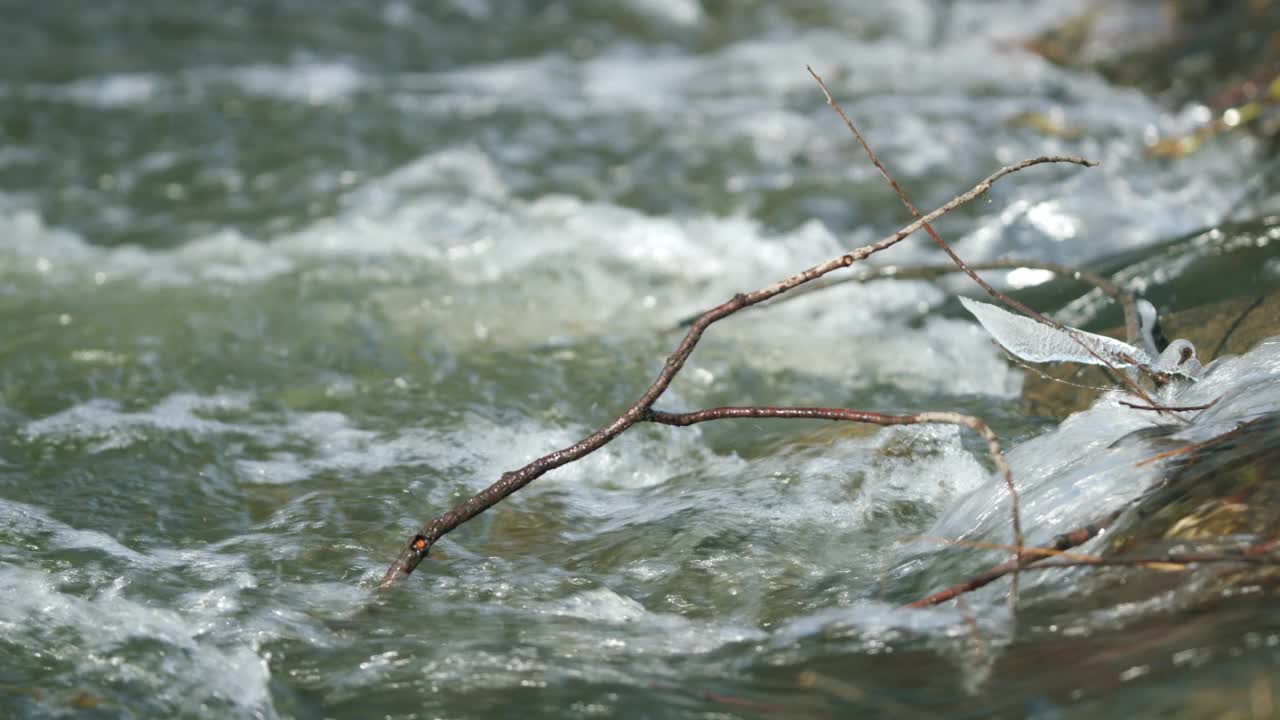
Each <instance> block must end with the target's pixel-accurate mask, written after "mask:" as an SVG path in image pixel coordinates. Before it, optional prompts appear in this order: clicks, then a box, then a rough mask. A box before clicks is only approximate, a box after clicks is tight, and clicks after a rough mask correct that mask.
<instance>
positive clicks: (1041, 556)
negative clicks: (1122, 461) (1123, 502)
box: [907, 511, 1120, 608]
mask: <svg viewBox="0 0 1280 720" xmlns="http://www.w3.org/2000/svg"><path fill="white" fill-rule="evenodd" d="M1118 517H1120V511H1116V512H1113V513H1111V514H1110V515H1108V516H1107V517H1105V518H1103V519H1101V520H1098V521H1097V522H1093V523H1089V524H1088V525H1085V526H1083V527H1079V528H1076V529H1075V530H1072V531H1070V532H1067V533H1063V534H1062V535H1059V536H1057V537H1056V538H1054V539H1053V544H1052V545H1049V546H1048V547H1034V548H1024V549H1022V550H1021V551H1020V552H1018V557H1017V558H1016V559H1015V560H1010V561H1009V562H1004V563H1000V564H999V565H996V566H994V567H991V568H989V569H987V570H986V571H985V572H982V573H980V574H978V575H975V576H973V577H971V578H969V579H968V580H965V581H964V582H959V583H956V584H955V585H952V586H950V587H948V588H945V589H943V590H939V591H938V592H936V593H933V594H932V595H929V596H928V597H924V598H921V599H919V600H916V601H915V602H913V603H911V604H910V605H908V606H907V607H912V608H924V607H929V606H931V605H938V604H940V603H944V602H946V601H948V600H952V599H955V598H957V597H959V596H961V595H964V594H965V593H969V592H973V591H974V590H977V589H978V588H981V587H984V586H986V585H990V584H991V583H993V582H995V581H996V580H999V579H1000V578H1002V577H1004V576H1005V575H1009V574H1011V573H1017V572H1020V571H1021V570H1025V569H1027V568H1029V567H1031V566H1033V565H1034V564H1036V563H1039V562H1040V561H1042V560H1047V559H1049V558H1050V557H1052V556H1053V555H1054V554H1057V553H1061V552H1063V551H1065V550H1070V549H1071V548H1073V547H1077V546H1079V545H1083V544H1085V543H1086V542H1088V541H1089V540H1092V539H1093V538H1094V537H1096V536H1097V535H1098V533H1100V532H1102V531H1103V530H1105V529H1106V528H1107V526H1109V525H1110V524H1111V523H1113V522H1115V519H1116V518H1118Z"/></svg>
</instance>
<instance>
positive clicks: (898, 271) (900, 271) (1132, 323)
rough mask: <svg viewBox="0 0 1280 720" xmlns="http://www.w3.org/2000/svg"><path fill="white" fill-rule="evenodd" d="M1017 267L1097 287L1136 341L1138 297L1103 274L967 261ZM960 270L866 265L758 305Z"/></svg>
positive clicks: (1011, 261)
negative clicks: (850, 286)
mask: <svg viewBox="0 0 1280 720" xmlns="http://www.w3.org/2000/svg"><path fill="white" fill-rule="evenodd" d="M1017 268H1030V269H1033V270H1047V271H1048V272H1051V273H1053V274H1055V275H1060V276H1062V277H1069V278H1071V279H1073V280H1077V281H1079V282H1082V283H1085V284H1087V285H1092V286H1093V287H1096V288H1098V290H1100V291H1102V292H1103V293H1104V294H1105V295H1107V296H1108V297H1110V298H1111V299H1112V300H1113V301H1115V302H1116V303H1118V304H1119V305H1120V307H1121V308H1122V309H1123V310H1124V325H1125V333H1126V335H1127V336H1128V341H1129V342H1131V343H1132V342H1136V341H1137V339H1138V308H1137V301H1136V299H1135V298H1134V295H1133V293H1132V292H1130V291H1128V290H1124V289H1122V288H1121V287H1120V286H1119V285H1116V284H1115V283H1113V282H1111V281H1110V280H1109V279H1107V278H1106V277H1105V276H1103V275H1100V274H1099V273H1095V272H1093V271H1090V270H1080V269H1078V268H1073V267H1070V266H1067V265H1062V264H1060V263H1054V262H1045V261H1042V260H1019V259H1017V258H1003V259H999V260H989V261H987V262H978V263H969V269H971V270H1013V269H1017ZM956 272H963V270H962V269H961V268H960V267H957V266H956V265H906V266H896V265H891V266H888V267H880V268H868V269H866V270H863V271H862V272H860V273H858V274H856V275H851V276H848V277H842V278H838V279H835V280H822V281H819V282H815V283H811V284H809V285H806V286H804V287H803V288H797V289H796V291H795V292H792V293H788V294H786V295H784V296H782V297H779V298H777V299H775V300H773V301H772V302H769V303H766V304H765V305H763V306H761V309H764V308H767V307H773V306H774V305H778V304H780V303H785V302H790V301H792V300H796V299H799V298H802V297H805V296H806V295H810V294H812V293H815V292H819V291H822V290H826V289H827V288H832V287H837V286H840V285H847V284H849V283H864V282H870V281H872V280H884V279H894V280H932V279H934V278H936V277H938V276H941V275H947V274H950V273H956ZM696 319H697V316H690V317H687V318H684V319H683V320H681V321H680V322H679V324H678V326H679V327H682V328H683V327H688V326H689V325H691V324H692V323H693V321H694V320H696Z"/></svg>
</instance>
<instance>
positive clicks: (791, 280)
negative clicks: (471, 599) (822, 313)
mask: <svg viewBox="0 0 1280 720" xmlns="http://www.w3.org/2000/svg"><path fill="white" fill-rule="evenodd" d="M812 72H813V71H812V69H810V73H812ZM814 77H815V78H817V75H816V74H815V75H814ZM819 83H820V84H821V80H820V79H819ZM823 92H826V87H825V86H823ZM827 97H828V101H829V102H831V103H832V105H833V106H834V101H832V100H831V98H830V94H829V93H828V95H827ZM841 115H842V116H843V112H842V113H841ZM846 121H847V119H846ZM849 125H850V128H851V129H852V123H849ZM854 132H855V133H856V130H855V131H854ZM859 139H861V138H859ZM863 145H864V147H865V143H863ZM868 152H870V149H869V148H868ZM873 158H874V155H873ZM875 162H876V164H877V167H880V166H879V161H878V160H876V161H875ZM1052 163H1068V164H1075V165H1083V166H1086V167H1091V166H1093V165H1095V164H1096V163H1093V162H1091V161H1088V160H1085V159H1083V158H1079V157H1072V156H1042V157H1036V158H1030V159H1027V160H1023V161H1021V162H1018V163H1015V164H1013V165H1008V166H1006V167H1003V168H1000V169H999V170H997V171H996V172H994V173H992V174H991V175H990V176H988V177H987V178H986V179H984V180H982V181H981V182H979V183H978V184H977V185H975V186H973V188H971V189H970V190H968V191H967V192H965V193H962V194H960V195H957V196H956V197H955V198H952V199H951V200H950V201H949V202H947V203H946V204H944V205H942V206H941V207H939V208H938V209H936V210H934V211H932V212H930V213H929V214H927V215H924V216H920V215H919V214H918V213H917V217H918V219H917V220H916V221H915V222H912V223H911V224H909V225H907V226H905V227H903V228H902V229H900V230H898V231H897V232H895V233H893V234H891V235H888V236H886V237H884V238H882V239H881V240H879V241H877V242H874V243H872V244H870V245H865V246H862V247H859V248H855V249H853V250H850V251H848V252H846V253H844V254H842V255H840V256H838V257H835V258H832V259H831V260H828V261H826V262H824V263H821V264H819V265H815V266H813V267H810V268H808V269H807V270H804V271H801V272H799V273H796V274H795V275H792V276H790V277H787V278H784V279H782V280H779V281H777V282H775V283H773V284H771V285H768V286H766V287H763V288H761V289H759V290H755V291H753V292H750V293H739V294H737V295H734V296H733V297H732V298H731V299H729V300H728V301H726V302H725V303H723V304H721V305H718V306H716V307H714V308H712V309H711V310H708V311H707V312H705V313H703V314H702V315H700V316H698V318H697V319H695V320H694V321H693V322H692V324H691V325H690V326H689V329H688V331H687V332H686V333H685V336H684V338H683V339H682V340H681V341H680V343H679V344H678V345H677V346H676V348H675V350H674V351H673V352H672V353H671V355H670V356H669V357H668V358H667V361H666V363H664V365H663V368H662V370H661V372H659V374H658V376H657V378H656V379H655V380H654V381H653V383H652V384H651V385H650V386H649V388H648V389H646V390H645V391H644V393H643V394H642V395H641V396H640V397H639V398H638V399H637V400H636V401H635V402H634V403H632V404H631V405H630V406H629V407H628V408H627V409H626V410H625V411H623V413H622V414H621V415H619V416H618V417H617V418H615V419H614V420H613V421H612V422H610V423H609V424H608V425H605V426H604V427H602V428H600V429H598V430H596V431H595V432H593V433H591V434H590V435H588V436H587V437H585V438H583V439H582V440H580V441H578V442H577V443H574V444H573V445H570V446H568V447H566V448H563V449H560V450H557V451H555V452H552V453H548V454H547V455H544V456H542V457H540V458H537V459H536V460H534V461H533V462H531V463H529V464H527V465H525V466H524V467H522V468H519V469H517V470H512V471H510V472H507V473H504V474H503V475H502V477H500V478H499V479H498V480H497V481H496V482H494V483H493V484H492V485H490V486H489V487H487V488H485V489H484V490H481V491H480V492H478V493H476V494H475V495H473V496H472V497H470V498H468V499H467V500H465V501H463V502H462V503H461V504H459V505H457V506H455V507H454V508H452V509H451V510H449V511H448V512H445V513H443V514H442V515H439V516H438V517H436V518H435V519H433V520H431V521H429V522H427V523H426V524H425V525H423V526H422V529H421V530H420V531H419V532H417V533H416V534H414V535H413V536H412V537H411V538H410V540H409V543H408V544H407V546H406V547H404V548H403V549H402V550H401V552H400V554H399V556H398V557H397V558H396V560H395V562H393V563H392V564H391V566H390V567H389V568H388V569H387V572H386V573H385V575H384V576H383V578H382V580H381V582H379V584H378V589H379V590H380V591H385V590H387V589H389V588H391V587H392V586H394V585H395V584H396V582H397V581H399V580H400V579H401V578H403V577H405V576H407V575H409V574H411V573H412V572H413V571H414V570H415V569H416V568H417V567H418V565H419V564H420V563H421V562H422V560H423V559H425V558H426V557H427V555H428V554H429V553H430V551H431V548H432V546H434V545H435V543H436V542H438V541H439V540H440V538H441V537H443V536H444V535H446V534H448V533H449V532H451V531H452V530H454V529H455V528H457V527H458V526H460V525H462V524H463V523H465V522H467V521H468V520H471V519H472V518H474V517H475V516H477V515H479V514H480V513H482V512H484V511H485V510H488V509H489V508H491V507H493V506H494V505H496V504H498V503H499V502H501V501H502V500H503V499H504V498H506V497H507V496H509V495H511V494H512V493H514V492H517V491H518V490H520V489H521V488H523V487H524V486H525V485H528V484H529V483H530V482H532V481H534V480H535V479H537V478H539V477H541V476H542V475H544V474H546V473H547V472H549V471H550V470H554V469H555V468H558V467H561V466H563V465H566V464H568V463H571V462H574V461H576V460H578V459H580V458H582V457H585V456H586V455H589V454H590V453H592V452H595V451H596V450H598V449H600V448H601V447H603V446H604V445H606V444H608V443H609V442H610V441H612V440H613V439H614V438H616V437H617V436H618V435H621V434H622V433H623V432H625V431H626V430H627V429H628V428H630V427H631V426H633V425H635V424H636V423H639V422H644V421H650V422H662V420H660V419H658V418H668V419H670V418H674V417H677V416H675V415H672V414H666V413H658V412H656V411H653V410H652V407H653V404H654V403H655V402H657V400H658V399H659V398H660V397H661V396H662V394H663V393H664V392H666V390H667V388H668V387H669V386H670V385H671V382H672V380H673V379H674V378H675V376H676V375H677V374H678V373H679V372H680V370H681V368H683V367H684V363H685V361H686V360H688V358H689V356H690V355H691V354H692V353H693V350H694V348H695V347H696V346H697V344H698V342H699V341H700V340H701V339H702V335H703V333H705V332H706V330H707V328H709V327H710V326H711V325H712V324H714V323H716V322H718V321H720V320H723V319H724V318H726V317H729V316H730V315H733V314H734V313H736V312H738V311H740V310H742V309H743V308H747V307H751V306H753V305H757V304H759V303H762V302H765V301H767V300H770V299H772V298H774V297H777V296H779V295H782V294H783V293H786V292H788V291H790V290H792V289H794V288H797V287H800V286H802V285H804V284H806V283H809V282H812V281H814V280H817V279H818V278H821V277H823V276H824V275H827V274H828V273H831V272H833V271H835V270H839V269H841V268H846V267H849V266H850V265H853V264H854V263H856V262H858V261H860V260H864V259H866V258H868V257H870V256H872V255H874V254H876V253H878V252H881V251H883V250H886V249H888V248H890V247H892V246H894V245H896V244H897V243H899V242H901V241H902V240H903V239H904V238H906V237H907V236H909V235H911V234H912V233H914V232H916V231H917V230H919V229H920V228H922V227H923V228H925V229H926V230H928V231H929V232H930V234H933V232H932V228H930V227H929V223H930V222H933V221H934V220H937V219H938V218H940V217H942V216H943V215H945V214H947V213H949V212H951V211H952V210H955V209H956V208H958V207H960V206H962V205H964V204H966V203H968V202H970V201H972V200H973V199H975V198H977V197H978V196H980V195H982V194H983V193H985V192H987V191H988V190H990V189H991V186H992V185H993V184H994V183H995V182H997V181H998V180H1000V179H1001V178H1003V177H1005V176H1007V175H1011V174H1013V173H1015V172H1019V171H1021V170H1025V169H1027V168H1029V167H1032V166H1034V165H1041V164H1052ZM881 171H882V172H883V167H881ZM886 177H887V173H886ZM891 182H892V181H891ZM894 185H895V188H896V183H894ZM904 199H905V198H904ZM913 210H914V208H913ZM713 410H714V411H718V412H726V411H733V412H757V413H759V412H768V411H775V410H776V411H782V410H785V411H786V412H787V413H797V412H799V414H785V413H784V414H777V415H749V416H751V417H816V416H815V415H811V414H810V415H806V414H804V413H805V412H813V411H816V410H831V409H818V408H717V409H713ZM837 411H838V412H840V413H847V414H849V415H850V417H840V418H831V419H848V420H853V419H854V418H853V417H852V416H855V415H856V416H857V417H858V418H859V419H857V420H854V421H857V422H873V423H876V424H915V423H925V422H939V423H949V424H958V425H964V426H966V427H969V428H971V429H973V430H974V431H975V432H977V433H978V434H979V435H981V436H982V437H983V438H984V440H986V442H987V444H988V449H989V451H990V452H991V454H992V457H993V460H994V462H995V463H996V466H997V468H998V469H999V470H1000V471H1001V473H1002V474H1003V475H1004V477H1005V481H1006V483H1007V486H1008V489H1009V492H1010V496H1011V500H1012V507H1013V517H1014V519H1013V524H1014V532H1015V535H1016V543H1017V545H1018V546H1019V547H1021V546H1022V544H1023V542H1022V531H1021V525H1020V521H1019V520H1018V510H1017V492H1016V489H1015V487H1014V484H1013V477H1012V473H1011V472H1010V471H1009V468H1008V464H1007V463H1005V462H1004V458H1003V455H1002V454H1001V453H1000V449H999V444H998V442H997V441H996V437H995V434H994V433H993V432H992V431H991V429H990V428H989V427H988V426H987V425H986V424H985V423H984V422H982V421H981V420H979V419H978V418H973V417H969V416H963V415H959V414H956V413H945V412H942V413H938V412H934V413H919V414H917V415H914V416H887V415H882V414H880V413H870V412H865V411H858V410H843V409H837ZM699 412H711V411H699ZM696 414H697V413H691V414H685V417H688V416H690V415H696ZM731 416H734V415H733V414H732V413H729V414H727V415H725V417H731ZM904 417H910V418H912V419H911V420H910V422H909V423H908V422H907V421H889V422H881V421H883V420H886V419H888V418H904ZM707 419H713V418H711V417H709V416H708V418H707ZM714 419H718V418H714ZM695 422H701V420H696V421H695ZM667 424H678V423H667ZM689 424H691V423H689ZM1014 596H1016V592H1015V593H1014Z"/></svg>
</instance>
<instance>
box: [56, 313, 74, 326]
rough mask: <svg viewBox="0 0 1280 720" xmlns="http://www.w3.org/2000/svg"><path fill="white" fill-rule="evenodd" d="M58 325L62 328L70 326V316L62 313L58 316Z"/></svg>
mask: <svg viewBox="0 0 1280 720" xmlns="http://www.w3.org/2000/svg"><path fill="white" fill-rule="evenodd" d="M58 324H59V325H61V326H63V327H66V326H68V325H70V324H71V316H70V315H68V314H66V313H62V314H61V315H59V316H58Z"/></svg>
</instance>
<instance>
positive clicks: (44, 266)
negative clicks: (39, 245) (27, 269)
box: [36, 257, 53, 275]
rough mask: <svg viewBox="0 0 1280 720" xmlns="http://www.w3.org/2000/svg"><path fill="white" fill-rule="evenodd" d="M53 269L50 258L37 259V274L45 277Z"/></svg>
mask: <svg viewBox="0 0 1280 720" xmlns="http://www.w3.org/2000/svg"><path fill="white" fill-rule="evenodd" d="M52 269H53V263H51V262H49V258H44V257H42V258H36V272H38V273H40V274H41V275H44V274H45V273H47V272H49V271H50V270H52Z"/></svg>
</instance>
